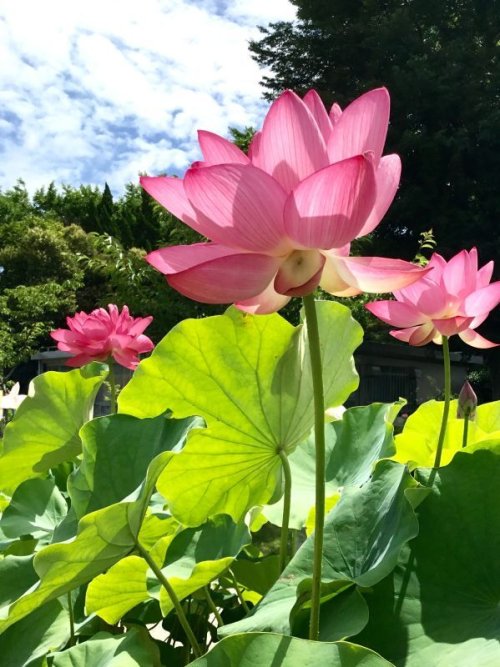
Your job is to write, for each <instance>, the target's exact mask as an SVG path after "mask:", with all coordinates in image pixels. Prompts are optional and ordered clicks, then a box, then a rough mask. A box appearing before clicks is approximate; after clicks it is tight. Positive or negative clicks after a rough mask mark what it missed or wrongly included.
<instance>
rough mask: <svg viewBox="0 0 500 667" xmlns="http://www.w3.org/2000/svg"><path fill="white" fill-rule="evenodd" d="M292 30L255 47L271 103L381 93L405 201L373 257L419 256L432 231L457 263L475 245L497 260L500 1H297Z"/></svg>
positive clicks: (279, 30) (281, 27) (266, 36)
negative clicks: (312, 94) (425, 234)
mask: <svg viewBox="0 0 500 667" xmlns="http://www.w3.org/2000/svg"><path fill="white" fill-rule="evenodd" d="M292 2H293V4H295V5H296V6H297V11H298V21H297V22H296V23H286V22H280V23H275V24H271V26H270V27H269V28H261V31H262V33H263V37H262V39H261V40H260V41H255V42H253V43H251V46H250V49H251V51H252V53H253V56H254V58H255V59H256V60H257V62H258V63H259V64H260V65H262V66H264V67H267V68H270V69H271V72H272V76H265V77H264V78H263V85H264V87H265V89H266V96H267V97H268V98H272V97H275V96H276V95H277V94H278V93H279V92H280V91H281V90H283V89H284V88H293V89H295V90H296V91H298V92H299V93H304V92H305V91H306V90H307V89H309V88H311V87H314V88H316V89H317V90H318V91H319V93H320V94H321V95H322V97H323V99H324V101H325V102H326V104H328V105H329V104H331V103H332V102H333V101H334V100H335V101H338V102H339V103H340V104H341V105H342V106H344V105H345V104H347V103H348V102H349V101H350V100H352V99H354V98H355V97H357V96H358V95H360V94H361V93H363V92H364V91H366V90H369V89H371V88H374V87H376V86H380V85H386V86H387V87H388V88H389V90H390V93H391V98H392V113H391V126H390V131H389V136H388V141H387V148H386V152H398V153H399V154H400V155H401V157H402V161H403V178H402V182H401V188H400V192H399V195H398V197H397V199H396V201H395V203H394V205H393V206H392V208H391V210H390V211H389V213H388V215H387V217H386V219H385V221H384V222H383V223H382V224H381V225H380V226H379V228H378V229H377V230H376V232H375V234H374V235H373V249H374V251H376V252H380V253H385V254H392V255H395V254H398V255H400V256H401V255H404V256H406V257H407V258H410V257H412V256H413V254H414V251H415V248H416V246H417V238H418V235H419V234H420V233H421V232H422V231H424V230H426V229H429V228H431V227H432V228H433V229H434V233H435V236H436V238H437V241H438V250H439V251H440V252H442V253H443V254H445V255H448V256H450V255H451V254H453V253H455V252H457V251H458V250H460V249H461V248H463V247H466V248H470V247H471V246H473V245H477V246H478V248H479V252H480V257H481V258H482V259H483V261H486V260H489V259H493V258H495V257H498V248H499V241H500V233H499V225H498V219H499V217H500V196H499V194H498V183H497V174H498V172H499V171H500V151H499V148H500V131H499V130H500V110H499V105H498V102H499V96H500V68H499V57H498V50H499V49H498V40H499V36H500V35H499V30H498V26H499V23H500V3H499V2H498V0H460V1H458V0H440V1H439V2H436V1H435V0H385V1H384V2H374V1H373V0H360V1H359V2H351V1H350V0H292Z"/></svg>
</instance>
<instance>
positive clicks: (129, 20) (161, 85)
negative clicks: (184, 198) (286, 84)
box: [0, 0, 294, 191]
mask: <svg viewBox="0 0 500 667" xmlns="http://www.w3.org/2000/svg"><path fill="white" fill-rule="evenodd" d="M293 17H294V8H293V7H292V5H291V4H290V3H289V2H288V0H272V2H271V1H270V0H231V1H229V0H142V1H141V3H138V2H136V1H135V0H134V1H132V0H122V1H121V2H120V3H117V2H115V1H114V0H86V2H84V3H79V2H78V3H77V2H68V1H67V0H46V2H44V3H39V2H33V0H4V2H3V3H2V5H1V7H0V62H1V63H2V67H1V68H0V158H1V159H0V187H2V188H7V187H10V186H12V185H13V184H14V182H15V180H16V179H17V178H18V177H21V178H23V179H24V180H25V181H26V183H27V185H28V187H29V188H30V189H34V188H36V187H39V186H40V185H46V184H48V183H49V182H50V181H51V180H55V181H56V182H59V183H62V182H70V183H72V184H75V185H77V184H79V183H83V182H93V183H97V184H102V183H103V182H104V181H105V180H107V181H108V182H109V183H110V185H111V186H112V187H113V188H114V189H116V190H118V191H119V190H121V189H122V188H123V185H124V184H125V182H126V181H128V180H135V179H136V178H137V173H138V171H148V172H149V173H154V172H157V171H162V172H165V171H170V172H172V171H176V172H179V171H182V170H183V169H184V168H185V167H186V166H187V165H188V164H189V162H191V161H192V160H193V159H197V157H198V150H197V145H196V130H197V129H198V128H204V129H208V130H212V131H214V132H217V133H220V134H227V128H228V127H229V126H232V125H233V126H240V127H243V126H245V125H254V126H255V125H259V124H260V122H261V120H262V116H263V113H264V111H265V108H266V105H265V103H264V102H263V101H262V100H261V94H262V90H261V88H260V86H259V81H260V79H261V76H262V73H261V71H260V70H259V68H258V66H257V64H256V63H255V62H254V61H253V60H252V59H251V57H250V54H249V51H248V41H249V40H250V39H252V38H256V37H258V35H259V33H258V30H257V28H256V26H257V25H265V24H267V23H268V22H270V21H275V20H291V19H293Z"/></svg>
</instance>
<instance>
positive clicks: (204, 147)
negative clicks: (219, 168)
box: [198, 130, 250, 166]
mask: <svg viewBox="0 0 500 667" xmlns="http://www.w3.org/2000/svg"><path fill="white" fill-rule="evenodd" d="M198 142H199V144H200V148H201V151H202V153H203V157H204V158H205V161H206V163H207V166H209V165H214V164H226V163H228V162H235V163H238V164H248V163H249V162H250V160H249V159H248V157H247V156H246V155H245V153H244V152H243V151H242V150H241V149H240V148H238V146H235V145H234V144H233V143H232V142H230V141H228V140H227V139H224V138H223V137H219V135H218V134H214V133H213V132H207V131H206V130H198Z"/></svg>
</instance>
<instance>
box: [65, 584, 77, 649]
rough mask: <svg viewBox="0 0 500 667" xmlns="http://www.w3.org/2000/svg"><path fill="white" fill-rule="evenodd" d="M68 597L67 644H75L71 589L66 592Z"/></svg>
mask: <svg viewBox="0 0 500 667" xmlns="http://www.w3.org/2000/svg"><path fill="white" fill-rule="evenodd" d="M66 595H67V599H68V613H69V641H68V646H74V644H75V614H74V611H73V602H72V600H71V591H68V592H67V594H66Z"/></svg>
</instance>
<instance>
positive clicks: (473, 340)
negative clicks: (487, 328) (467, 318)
mask: <svg viewBox="0 0 500 667" xmlns="http://www.w3.org/2000/svg"><path fill="white" fill-rule="evenodd" d="M458 335H459V336H460V338H461V339H462V340H463V341H464V343H467V345H471V346H472V347H477V348H479V349H480V350H487V349H489V348H491V347H498V345H500V343H494V342H493V341H491V340H488V339H487V338H484V336H481V334H478V333H477V331H473V330H472V329H466V330H465V331H461V332H460V333H459V334H458Z"/></svg>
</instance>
